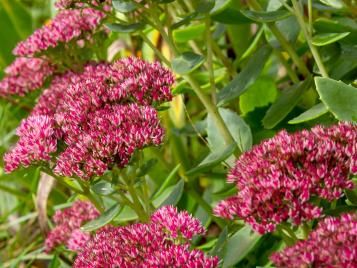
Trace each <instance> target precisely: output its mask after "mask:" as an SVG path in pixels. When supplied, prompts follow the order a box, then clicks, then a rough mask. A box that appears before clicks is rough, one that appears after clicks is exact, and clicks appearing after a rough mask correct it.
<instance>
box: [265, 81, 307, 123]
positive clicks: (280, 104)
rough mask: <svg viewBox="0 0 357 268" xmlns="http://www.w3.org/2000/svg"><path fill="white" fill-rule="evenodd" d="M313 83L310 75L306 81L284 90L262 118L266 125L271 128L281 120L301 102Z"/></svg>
mask: <svg viewBox="0 0 357 268" xmlns="http://www.w3.org/2000/svg"><path fill="white" fill-rule="evenodd" d="M311 84H312V78H311V76H309V77H308V78H307V79H306V80H305V81H303V82H300V83H298V84H295V85H294V86H292V87H290V88H288V89H286V90H284V91H283V92H282V94H281V95H280V96H279V98H278V99H277V100H276V102H274V103H273V104H272V106H270V108H269V110H268V111H267V113H266V114H265V116H264V118H263V120H262V122H263V125H264V127H265V128H267V129H271V128H273V127H275V126H276V125H277V124H278V123H279V122H281V120H283V119H284V118H285V117H286V116H287V115H288V114H289V113H290V112H291V110H292V109H293V108H294V107H295V105H296V104H297V103H298V102H299V100H300V99H301V97H302V95H303V93H304V92H305V91H306V90H307V89H309V88H310V86H311Z"/></svg>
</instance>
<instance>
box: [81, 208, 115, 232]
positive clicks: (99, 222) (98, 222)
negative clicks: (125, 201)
mask: <svg viewBox="0 0 357 268" xmlns="http://www.w3.org/2000/svg"><path fill="white" fill-rule="evenodd" d="M120 209H121V206H120V204H115V205H113V206H111V207H110V208H109V209H108V210H106V211H104V213H103V214H102V215H100V216H99V217H98V218H96V219H94V220H92V221H90V222H87V223H86V224H84V225H83V226H82V227H81V230H82V231H85V232H91V231H94V230H97V229H99V228H100V227H103V226H104V225H106V224H108V223H110V222H111V221H112V220H113V219H114V218H115V216H116V215H118V213H119V212H120Z"/></svg>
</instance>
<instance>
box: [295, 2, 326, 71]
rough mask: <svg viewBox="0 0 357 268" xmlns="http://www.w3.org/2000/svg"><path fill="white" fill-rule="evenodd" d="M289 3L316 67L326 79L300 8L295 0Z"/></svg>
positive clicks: (323, 66) (324, 69)
mask: <svg viewBox="0 0 357 268" xmlns="http://www.w3.org/2000/svg"><path fill="white" fill-rule="evenodd" d="M291 3H292V4H293V8H294V11H295V12H294V13H295V16H296V18H297V20H298V22H299V24H300V27H301V29H302V32H303V34H304V36H305V39H306V42H307V44H308V46H309V48H310V51H311V54H312V56H313V57H314V59H315V62H316V65H317V67H318V68H319V70H320V73H321V75H322V76H323V77H328V73H327V71H326V68H325V65H324V64H323V62H322V59H321V57H320V54H319V52H318V51H317V49H316V47H315V46H314V45H313V44H312V37H311V32H310V30H309V29H307V27H306V24H305V21H304V16H303V14H302V12H301V9H300V7H299V6H298V3H297V2H296V0H292V1H291Z"/></svg>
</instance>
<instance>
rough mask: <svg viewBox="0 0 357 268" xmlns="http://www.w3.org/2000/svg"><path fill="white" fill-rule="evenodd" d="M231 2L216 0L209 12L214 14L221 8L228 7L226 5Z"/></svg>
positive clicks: (228, 0) (221, 9)
mask: <svg viewBox="0 0 357 268" xmlns="http://www.w3.org/2000/svg"><path fill="white" fill-rule="evenodd" d="M231 2H232V0H216V1H215V4H214V7H213V8H212V9H211V11H210V14H211V15H215V14H218V13H220V12H222V11H223V10H225V9H226V8H228V6H229V4H230V3H231Z"/></svg>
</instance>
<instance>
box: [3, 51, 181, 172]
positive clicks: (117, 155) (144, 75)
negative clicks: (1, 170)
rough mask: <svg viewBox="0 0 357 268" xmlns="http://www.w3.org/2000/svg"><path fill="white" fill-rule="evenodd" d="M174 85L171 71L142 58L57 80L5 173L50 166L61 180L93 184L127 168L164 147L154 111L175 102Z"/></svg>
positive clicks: (27, 123) (23, 130)
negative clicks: (142, 152) (139, 154)
mask: <svg viewBox="0 0 357 268" xmlns="http://www.w3.org/2000/svg"><path fill="white" fill-rule="evenodd" d="M173 82H174V78H173V75H172V73H171V72H170V71H169V70H167V69H165V68H163V67H161V66H160V65H159V64H158V63H147V62H145V61H143V60H140V59H137V58H127V59H122V60H119V61H117V62H115V63H114V64H108V63H89V64H87V65H86V66H85V67H84V70H83V72H82V73H75V72H73V71H68V72H66V73H65V74H63V75H60V76H57V77H55V78H54V79H53V82H52V84H51V86H50V87H49V88H48V89H46V90H45V91H44V92H43V94H42V95H41V97H40V98H39V100H38V104H37V105H36V106H35V107H34V110H33V112H32V113H31V115H30V116H29V117H28V118H27V119H25V120H24V121H23V122H22V124H21V126H20V128H19V130H18V132H17V135H18V136H19V141H18V143H17V144H16V146H15V147H14V148H13V149H12V150H11V151H10V152H8V153H7V154H6V155H5V157H4V160H5V170H6V171H7V172H11V171H13V170H14V169H16V168H18V167H19V166H20V165H22V166H25V167H26V166H29V165H30V164H33V163H41V162H47V163H48V164H49V165H50V167H51V168H52V167H53V168H54V172H55V173H57V174H59V175H64V176H70V177H74V176H77V177H79V178H83V179H88V178H90V177H92V176H96V175H102V174H103V173H104V172H105V171H106V170H107V169H108V168H111V167H112V166H113V165H118V166H120V167H123V166H125V165H126V164H128V162H129V160H130V158H131V156H132V154H133V153H134V152H135V150H137V149H142V148H144V147H146V146H150V145H159V144H161V143H162V141H163V135H164V130H163V129H162V128H161V126H160V122H159V118H158V114H157V111H156V110H155V109H154V108H153V107H152V106H153V105H157V104H159V103H161V102H164V101H169V100H171V98H172V96H171V92H170V86H171V85H172V83H173ZM52 165H53V166H52Z"/></svg>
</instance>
